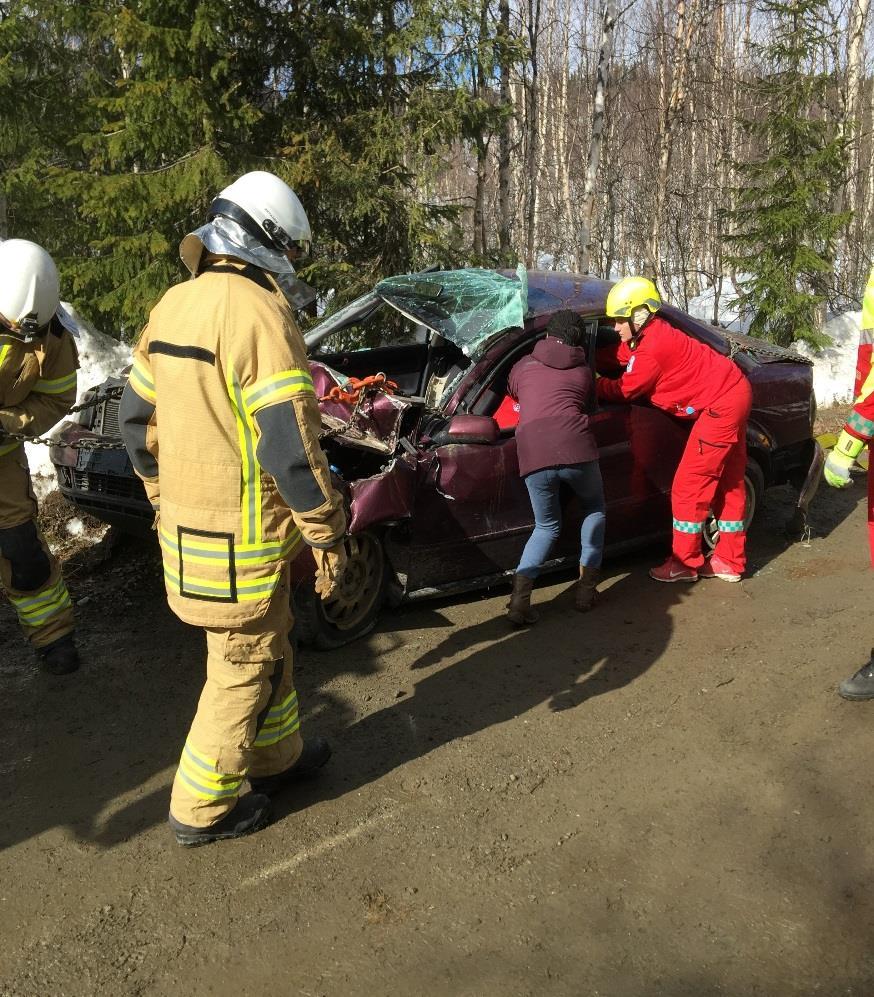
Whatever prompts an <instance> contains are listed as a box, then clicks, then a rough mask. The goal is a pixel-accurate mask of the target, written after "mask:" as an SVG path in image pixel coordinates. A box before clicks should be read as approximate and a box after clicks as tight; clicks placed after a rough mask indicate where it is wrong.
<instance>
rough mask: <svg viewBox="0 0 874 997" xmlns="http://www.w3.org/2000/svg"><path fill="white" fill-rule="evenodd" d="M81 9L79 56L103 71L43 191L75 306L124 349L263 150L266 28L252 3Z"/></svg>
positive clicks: (138, 1)
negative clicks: (58, 223) (188, 241)
mask: <svg viewBox="0 0 874 997" xmlns="http://www.w3.org/2000/svg"><path fill="white" fill-rule="evenodd" d="M76 9H77V10H78V12H79V18H80V20H79V23H78V25H77V26H76V27H77V31H78V36H79V38H80V44H81V47H82V49H83V50H84V51H87V52H90V53H100V58H101V59H102V60H103V61H104V63H105V70H104V75H103V77H102V79H101V80H100V82H99V83H97V82H96V83H95V86H94V88H93V90H92V93H91V96H90V97H89V100H88V105H87V110H88V121H87V122H86V123H85V124H84V127H82V128H81V129H80V130H79V131H78V132H77V133H76V134H75V135H73V136H71V138H70V141H69V148H70V157H69V160H68V162H67V163H66V164H65V165H64V166H63V167H62V168H60V169H57V170H54V171H50V172H49V174H48V176H47V178H46V179H47V184H48V186H49V188H50V190H51V191H52V192H53V194H54V195H55V196H56V197H57V198H59V199H61V200H62V201H63V202H64V203H65V204H66V205H67V206H68V212H69V217H70V224H69V227H68V229H67V231H66V233H64V235H63V237H62V238H60V239H59V241H60V243H61V246H62V249H63V271H64V276H65V277H66V279H67V282H68V286H70V287H71V289H72V294H73V297H74V300H75V301H76V303H77V304H79V305H80V306H81V307H82V310H83V312H84V313H85V314H87V315H89V316H91V317H92V318H94V320H95V321H97V322H98V323H99V324H100V325H102V326H103V328H105V329H106V331H108V332H115V333H117V334H124V335H127V336H128V337H130V336H132V335H134V334H135V333H136V332H137V330H138V329H139V327H140V326H141V325H142V323H143V321H144V319H145V317H146V315H147V314H148V310H149V308H150V307H151V306H152V305H153V304H154V303H155V301H156V300H157V299H158V297H160V295H161V294H162V293H163V292H164V290H166V288H167V286H168V285H169V284H171V283H174V282H176V281H178V280H179V279H180V278H181V277H182V276H183V273H182V269H181V265H180V263H179V260H178V254H177V246H178V243H179V241H180V239H181V237H182V236H183V235H184V234H185V233H186V232H187V231H189V230H190V229H192V228H194V227H196V226H197V225H199V224H200V223H201V222H202V221H203V220H204V218H205V213H206V209H207V206H208V204H209V200H210V199H211V197H212V196H214V195H215V193H216V192H217V191H218V190H219V189H220V188H221V187H222V186H224V185H225V184H226V183H227V182H229V181H230V180H231V179H233V177H234V176H235V175H236V174H238V173H239V172H242V171H243V170H244V169H245V168H247V167H250V164H252V163H253V162H254V161H255V160H256V159H257V157H258V154H259V153H262V152H263V151H264V149H265V131H266V129H265V119H266V118H268V117H269V106H268V105H269V100H268V99H267V98H268V95H267V93H266V90H267V85H266V83H265V81H266V80H268V78H269V71H270V68H271V67H270V62H269V56H268V55H266V54H265V51H269V46H265V31H266V26H265V18H266V16H267V15H265V13H264V11H263V10H262V7H261V5H260V4H259V3H258V0H235V3H234V4H233V5H230V4H226V3H223V2H221V0H199V2H194V3H192V2H189V0H134V2H129V3H125V4H121V3H119V2H117V0H109V2H106V3H103V4H102V5H99V6H94V7H86V6H81V7H77V8H76ZM266 144H267V149H269V148H270V144H269V141H268V142H267V143H266Z"/></svg>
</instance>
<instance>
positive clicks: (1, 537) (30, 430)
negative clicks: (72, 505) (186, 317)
mask: <svg viewBox="0 0 874 997" xmlns="http://www.w3.org/2000/svg"><path fill="white" fill-rule="evenodd" d="M59 304H60V301H59V282H58V271H57V269H56V267H55V264H54V261H53V260H52V258H51V256H49V254H48V253H47V252H46V251H45V250H44V249H43V248H42V247H41V246H38V245H36V243H33V242H28V241H27V240H26V239H9V240H7V241H5V242H2V243H0V583H2V585H3V588H4V589H5V591H6V594H7V596H8V597H9V599H10V601H11V602H12V605H13V606H14V607H15V611H16V613H17V614H18V620H19V622H20V624H21V629H22V630H23V631H24V635H25V637H26V638H27V640H28V641H29V642H30V644H31V646H32V647H33V648H34V649H35V650H36V652H37V656H38V658H39V661H40V665H41V667H42V668H43V670H44V671H47V672H50V673H51V674H54V675H63V674H66V673H68V672H74V671H75V670H76V669H77V668H78V667H79V656H78V653H77V650H76V645H75V642H74V637H73V629H74V621H73V607H72V605H71V603H70V595H69V593H68V592H67V587H66V585H65V584H64V579H63V577H62V576H61V568H60V565H59V564H58V560H57V558H56V557H55V556H54V554H52V552H51V551H50V550H49V548H48V546H47V545H46V542H45V540H44V539H43V537H42V535H41V533H40V531H39V528H38V526H37V523H36V516H37V503H36V498H35V496H34V493H33V488H32V487H31V481H30V471H29V469H28V466H27V458H26V456H25V453H24V445H23V443H22V442H21V441H20V440H14V439H11V438H10V437H9V436H8V435H4V434H10V433H15V434H19V435H25V436H40V435H41V434H43V433H45V432H47V431H48V430H49V429H51V428H52V426H54V425H55V423H57V422H58V421H59V420H60V419H61V417H62V416H63V415H64V413H65V412H67V411H68V410H69V409H70V406H71V405H72V404H73V403H74V402H75V401H76V370H77V369H78V367H79V358H78V354H77V352H76V345H75V343H74V342H73V338H72V336H71V335H70V333H69V332H68V331H67V330H66V329H65V328H64V326H63V325H62V324H61V322H60V319H59V318H58V315H57V312H58V305H59Z"/></svg>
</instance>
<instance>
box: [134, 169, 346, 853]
mask: <svg viewBox="0 0 874 997" xmlns="http://www.w3.org/2000/svg"><path fill="white" fill-rule="evenodd" d="M309 241H310V227H309V222H308V221H307V217H306V214H305V213H304V210H303V208H302V206H301V204H300V202H299V201H298V199H297V197H296V195H295V194H294V192H293V191H292V190H291V188H290V187H288V186H287V185H286V184H285V183H284V182H283V181H282V180H280V179H279V178H278V177H276V176H274V175H273V174H271V173H264V172H255V173H247V174H245V175H244V176H242V177H240V178H239V179H238V180H236V181H235V182H234V183H232V184H231V185H230V186H229V187H227V188H226V189H225V190H223V191H222V192H221V194H219V196H218V197H217V198H215V200H214V201H213V202H212V205H211V206H210V216H209V221H208V223H207V224H206V225H204V226H202V227H201V228H200V229H198V230H197V231H196V232H194V233H192V234H191V235H189V236H186V238H185V239H184V240H183V242H182V244H181V246H180V253H181V256H182V259H183V262H185V264H186V266H187V267H188V269H189V270H190V272H191V274H192V279H191V280H190V281H187V282H185V283H182V284H178V285H176V286H175V287H172V288H170V290H169V291H167V293H166V294H165V295H164V297H163V298H162V299H161V300H160V301H159V302H158V304H157V305H156V306H155V308H154V309H153V310H152V312H151V315H150V316H149V321H148V324H147V326H146V328H145V330H144V331H143V333H142V336H141V337H140V339H139V342H138V343H137V346H136V349H135V352H134V364H133V369H132V371H131V376H130V379H129V382H128V385H127V387H126V388H125V392H124V395H123V397H122V402H121V409H120V421H121V429H122V435H123V437H124V441H125V445H126V446H127V448H128V452H129V453H130V455H131V459H132V462H133V464H134V468H135V469H136V471H137V473H138V474H139V475H140V477H141V478H142V479H143V481H144V483H145V486H146V491H147V494H148V495H149V498H150V500H151V502H152V504H153V506H154V507H155V510H156V529H157V531H158V535H159V539H160V544H161V550H162V554H163V563H164V577H165V582H166V588H167V596H168V601H169V604H170V608H171V609H172V610H173V612H175V613H176V615H177V616H178V617H179V618H180V619H182V620H184V621H185V622H186V623H191V624H194V625H195V626H200V627H203V628H205V630H206V644H207V666H206V670H207V674H206V684H205V685H204V688H203V692H202V694H201V697H200V702H199V704H198V708H197V713H196V715H195V717H194V721H193V723H192V725H191V729H190V731H189V734H188V738H187V740H186V743H185V746H184V749H183V751H182V757H181V759H180V762H179V766H178V769H177V772H176V778H175V781H174V783H173V791H172V795H171V800H170V816H169V821H170V826H171V828H172V829H173V830H174V832H175V835H176V840H177V841H178V842H179V843H180V844H183V845H200V844H205V843H207V842H210V841H215V840H218V839H223V838H235V837H238V836H240V835H241V834H247V833H249V832H251V831H255V830H258V829H259V828H261V827H263V826H264V825H265V824H266V823H267V821H268V819H269V815H270V807H269V803H270V801H269V796H270V795H271V794H272V793H273V792H274V791H275V790H278V789H279V788H281V787H282V786H284V785H285V784H287V783H289V782H291V781H293V780H296V779H298V778H299V777H301V776H304V775H308V774H312V773H314V772H315V771H316V770H318V769H319V768H320V767H321V766H322V765H323V764H324V763H325V762H326V761H327V760H328V757H329V756H330V748H329V746H328V744H327V742H326V741H325V740H324V739H322V738H319V737H308V738H307V740H306V741H304V740H302V738H301V734H300V722H299V719H298V716H299V715H298V700H297V693H296V692H295V688H294V681H293V674H292V667H293V651H292V647H291V645H290V643H289V637H288V634H289V631H290V629H291V626H292V623H293V618H292V613H291V609H290V604H289V596H290V592H289V565H290V562H291V560H292V559H293V558H294V557H295V555H296V554H297V553H298V552H299V551H300V550H301V549H302V546H301V545H302V544H303V543H306V544H308V545H309V546H310V547H311V548H312V552H313V556H314V558H315V561H316V567H317V572H316V589H317V591H318V592H319V594H320V595H321V596H322V598H326V597H327V596H328V595H330V594H331V592H332V591H333V589H334V587H335V586H336V584H337V582H338V581H339V579H340V577H341V575H342V571H343V568H344V565H345V561H346V551H345V547H344V536H345V531H346V519H345V513H344V509H343V504H342V498H341V496H340V494H339V493H338V492H336V491H335V490H334V489H333V488H332V485H331V478H330V471H329V468H328V464H327V461H326V459H325V456H324V454H323V453H322V450H321V448H320V446H319V431H320V428H321V417H320V414H319V409H318V405H317V400H316V395H315V391H314V389H313V381H312V377H311V375H310V370H309V366H308V364H307V359H306V351H305V347H304V343H303V339H302V337H301V334H300V332H299V330H298V328H297V325H296V323H295V320H294V316H293V311H292V303H294V302H296V300H297V296H298V295H299V294H300V292H301V289H302V288H304V287H305V285H302V284H301V283H300V282H299V281H297V279H296V278H295V276H294V268H293V266H292V260H293V259H295V258H296V257H297V256H298V255H299V254H300V253H302V252H305V251H307V250H308V247H309ZM245 779H248V781H249V784H250V786H251V791H250V792H248V793H245V794H244V795H241V794H240V790H241V787H242V785H243V781H244V780H245Z"/></svg>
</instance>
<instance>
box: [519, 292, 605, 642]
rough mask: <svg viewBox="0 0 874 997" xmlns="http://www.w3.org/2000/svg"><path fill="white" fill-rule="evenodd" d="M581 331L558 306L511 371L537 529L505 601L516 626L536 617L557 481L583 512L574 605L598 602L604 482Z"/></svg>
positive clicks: (553, 528) (557, 521)
mask: <svg viewBox="0 0 874 997" xmlns="http://www.w3.org/2000/svg"><path fill="white" fill-rule="evenodd" d="M584 333H585V327H584V325H583V322H582V319H581V318H580V317H579V315H577V313H576V312H572V311H569V310H566V311H560V312H556V313H555V315H553V316H552V318H551V319H550V320H549V324H548V325H547V327H546V338H545V339H542V340H541V341H540V342H539V343H538V344H537V345H536V346H535V347H534V351H533V352H532V353H531V354H529V355H528V356H527V357H523V358H522V359H521V360H520V361H519V362H518V363H517V364H515V366H514V367H513V369H512V370H511V371H510V377H509V381H508V390H509V393H510V394H511V395H512V396H513V398H515V399H516V400H517V401H518V402H519V425H518V426H517V427H516V452H517V454H518V458H519V474H520V476H521V477H523V478H524V479H525V484H526V485H527V487H528V494H529V495H530V496H531V506H532V508H533V510H534V532H533V533H532V534H531V536H530V537H529V538H528V542H527V543H526V544H525V549H524V551H522V559H521V560H520V561H519V566H518V567H517V568H516V574H515V575H514V576H513V594H512V595H511V596H510V602H509V603H508V605H507V610H508V612H507V618H508V619H509V620H510V622H511V623H513V624H515V625H516V626H524V625H525V624H526V623H534V622H535V621H536V620H537V614H536V613H535V612H534V611H533V610H532V609H531V590H532V588H533V587H534V579H535V578H537V576H538V575H539V574H540V569H541V568H542V566H543V564H544V563H545V562H546V560H547V559H548V557H549V554H550V551H551V550H552V548H553V546H554V545H555V542H556V540H558V537H559V534H560V533H561V504H560V502H559V488H560V487H561V484H562V482H564V483H565V484H567V485H569V486H570V487H571V488H572V489H573V491H574V492H575V493H576V495H577V497H578V499H579V501H580V505H581V506H582V510H583V522H582V527H581V529H580V577H579V581H578V582H577V586H576V591H575V593H574V605H575V607H576V609H577V610H579V611H580V612H581V613H584V612H586V611H587V610H589V609H591V608H592V605H593V604H594V601H595V594H596V586H597V583H598V574H599V569H600V567H601V556H602V554H603V550H604V522H605V515H604V486H603V483H602V482H601V469H600V467H599V465H598V445H597V443H596V442H595V437H594V436H593V434H592V431H591V429H590V428H589V412H590V411H591V408H592V405H593V403H594V397H595V393H594V391H593V390H592V372H591V370H589V367H588V365H587V363H586V351H585V350H584V349H583V347H582V346H581V345H580V344H581V343H582V341H583V336H584Z"/></svg>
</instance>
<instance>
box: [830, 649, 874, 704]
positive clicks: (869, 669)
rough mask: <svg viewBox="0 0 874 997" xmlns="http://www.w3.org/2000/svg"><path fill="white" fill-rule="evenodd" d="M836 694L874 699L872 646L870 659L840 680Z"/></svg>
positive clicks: (873, 651)
mask: <svg viewBox="0 0 874 997" xmlns="http://www.w3.org/2000/svg"><path fill="white" fill-rule="evenodd" d="M838 695H839V696H843V697H844V699H874V647H872V648H871V660H870V661H868V662H866V663H865V664H864V665H862V667H861V668H860V669H859V670H858V671H857V672H856V674H855V675H853V676H852V677H851V678H848V679H844V681H843V682H841V684H840V685H839V686H838Z"/></svg>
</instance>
